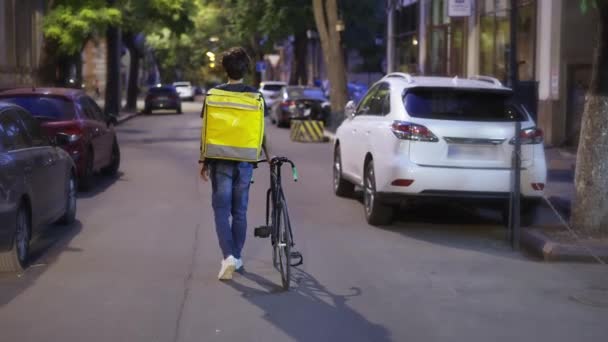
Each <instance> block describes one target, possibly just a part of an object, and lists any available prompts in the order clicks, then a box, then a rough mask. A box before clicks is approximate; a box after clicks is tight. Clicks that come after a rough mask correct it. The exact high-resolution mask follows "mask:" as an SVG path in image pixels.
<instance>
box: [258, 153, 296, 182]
mask: <svg viewBox="0 0 608 342" xmlns="http://www.w3.org/2000/svg"><path fill="white" fill-rule="evenodd" d="M260 163H269V164H270V166H275V165H276V166H277V167H281V166H283V164H285V163H287V164H289V165H291V175H292V177H293V180H294V182H297V181H298V169H297V168H296V164H294V162H292V161H291V160H289V159H288V158H286V157H273V158H272V159H270V161H268V159H262V160H258V161H257V162H253V164H254V165H255V167H257V166H258V164H260Z"/></svg>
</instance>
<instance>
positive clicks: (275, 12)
mask: <svg viewBox="0 0 608 342" xmlns="http://www.w3.org/2000/svg"><path fill="white" fill-rule="evenodd" d="M265 5H266V10H265V11H264V16H263V17H262V20H261V26H262V30H263V32H264V34H265V35H267V36H268V37H269V39H270V40H271V41H281V40H285V39H286V38H288V36H293V42H292V46H293V59H292V64H291V75H290V77H289V84H294V85H297V84H302V85H306V84H308V73H307V70H306V59H307V55H308V36H307V31H308V30H309V29H311V28H313V27H314V25H315V22H314V17H313V14H312V6H311V3H310V1H309V0H266V2H265Z"/></svg>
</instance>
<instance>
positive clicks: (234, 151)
mask: <svg viewBox="0 0 608 342" xmlns="http://www.w3.org/2000/svg"><path fill="white" fill-rule="evenodd" d="M205 157H207V158H219V159H233V160H247V161H257V160H258V157H259V150H258V149H257V148H248V147H234V146H223V145H213V144H207V145H206V150H205Z"/></svg>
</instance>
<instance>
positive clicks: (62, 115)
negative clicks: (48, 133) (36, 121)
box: [1, 95, 75, 121]
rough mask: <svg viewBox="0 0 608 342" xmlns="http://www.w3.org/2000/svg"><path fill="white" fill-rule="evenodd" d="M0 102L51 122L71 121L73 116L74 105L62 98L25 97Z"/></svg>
mask: <svg viewBox="0 0 608 342" xmlns="http://www.w3.org/2000/svg"><path fill="white" fill-rule="evenodd" d="M1 100H2V101H5V102H10V103H13V104H16V105H18V106H20V107H23V108H25V109H26V110H27V111H28V112H30V113H32V115H34V116H35V117H37V118H40V119H45V120H51V121H55V120H72V119H74V115H75V111H74V105H73V104H72V103H71V102H70V101H69V100H67V99H64V98H63V97H57V96H40V95H33V96H29V95H25V96H12V97H3V98H1Z"/></svg>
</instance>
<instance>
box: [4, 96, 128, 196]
mask: <svg viewBox="0 0 608 342" xmlns="http://www.w3.org/2000/svg"><path fill="white" fill-rule="evenodd" d="M0 101H4V102H11V103H14V104H16V105H18V106H21V107H23V108H25V109H26V110H28V111H29V112H30V113H32V115H34V116H35V117H36V118H37V119H38V120H39V121H40V122H41V124H42V129H43V131H44V133H45V134H46V135H47V136H48V137H50V138H52V137H56V136H57V134H58V133H64V134H66V135H68V136H69V139H66V140H67V141H66V142H65V144H64V145H62V148H63V149H64V150H65V151H66V152H68V153H69V154H70V156H71V157H72V159H73V160H74V163H75V164H76V168H77V173H78V185H79V187H80V189H81V190H88V189H90V187H91V186H92V182H93V179H94V177H93V175H94V173H95V172H98V171H101V172H102V173H103V174H106V175H108V176H114V175H116V173H117V172H118V168H119V166H120V148H119V146H118V140H117V139H116V132H115V131H114V125H116V123H117V121H116V118H114V117H111V116H107V115H105V114H104V113H103V111H102V110H101V109H100V108H99V106H98V105H97V103H95V101H93V99H92V98H90V97H89V96H87V95H86V94H85V93H84V92H83V91H81V90H78V89H64V88H22V89H11V90H7V91H3V92H0Z"/></svg>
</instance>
